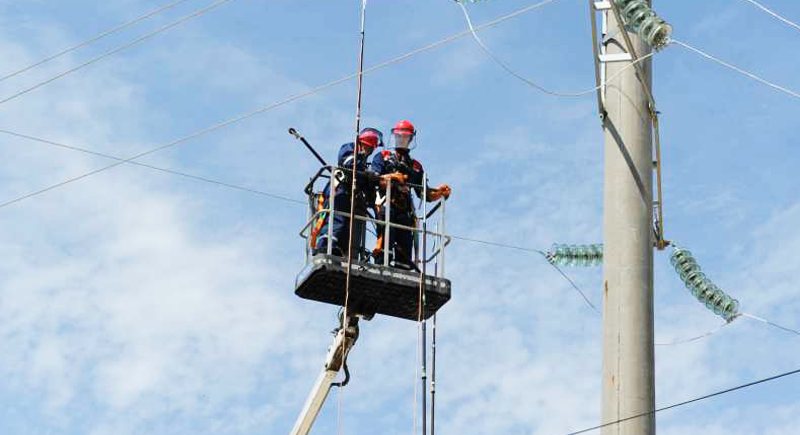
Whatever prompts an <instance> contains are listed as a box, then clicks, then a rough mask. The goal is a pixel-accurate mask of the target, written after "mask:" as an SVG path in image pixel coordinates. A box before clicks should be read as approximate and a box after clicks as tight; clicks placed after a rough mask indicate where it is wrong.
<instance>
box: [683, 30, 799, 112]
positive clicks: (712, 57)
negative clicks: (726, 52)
mask: <svg viewBox="0 0 800 435" xmlns="http://www.w3.org/2000/svg"><path fill="white" fill-rule="evenodd" d="M672 43H674V44H678V45H680V46H681V47H684V48H686V49H687V50H690V51H693V52H695V53H697V54H699V55H700V56H703V57H705V58H706V59H709V60H712V61H714V62H717V63H718V64H720V65H723V66H725V67H728V68H730V69H732V70H734V71H736V72H738V73H739V74H743V75H745V76H747V77H750V78H751V79H753V80H755V81H757V82H760V83H763V84H765V85H767V86H769V87H771V88H774V89H777V90H779V91H781V92H784V93H786V94H789V95H791V96H793V97H795V98H800V94H798V93H797V92H794V91H792V90H789V89H786V88H784V87H783V86H779V85H776V84H775V83H772V82H769V81H767V80H764V79H762V78H761V77H759V76H757V75H755V74H753V73H751V72H748V71H745V70H743V69H741V68H739V67H736V66H734V65H731V64H729V63H727V62H725V61H723V60H721V59H717V58H716V57H714V56H712V55H710V54H708V53H706V52H704V51H702V50H700V49H697V48H694V47H692V46H690V45H689V44H686V43H685V42H681V41H678V40H676V39H673V40H672Z"/></svg>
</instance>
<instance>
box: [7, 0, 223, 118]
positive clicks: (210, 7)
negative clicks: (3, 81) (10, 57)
mask: <svg viewBox="0 0 800 435" xmlns="http://www.w3.org/2000/svg"><path fill="white" fill-rule="evenodd" d="M232 1H233V0H221V1H218V2H216V3H213V4H211V5H208V6H206V7H204V8H201V9H198V10H197V11H195V12H192V13H191V14H189V15H187V16H185V17H183V18H181V19H179V20H178V21H174V22H172V23H170V24H167V25H166V26H163V27H160V28H158V29H157V30H155V31H153V32H150V33H148V34H146V35H144V36H142V37H140V38H137V39H135V40H133V41H131V42H128V43H127V44H123V45H120V46H119V47H117V48H114V49H112V50H109V51H107V52H105V53H103V54H101V55H99V56H97V57H94V58H92V59H90V60H88V61H86V62H84V63H82V64H80V65H78V66H76V67H74V68H70V69H68V70H66V71H64V72H62V73H60V74H56V75H55V76H53V77H50V78H49V79H47V80H45V81H43V82H39V83H37V84H35V85H33V86H31V87H28V88H25V89H23V90H21V91H19V92H17V93H16V94H13V95H11V96H9V97H6V98H5V99H3V100H0V104H5V103H7V102H9V101H11V100H14V99H17V98H19V97H21V96H23V95H25V94H27V93H28V92H31V91H33V90H36V89H39V88H41V87H42V86H45V85H47V84H50V83H52V82H54V81H56V80H58V79H60V78H62V77H64V76H66V75H69V74H72V73H74V72H75V71H78V70H80V69H83V68H85V67H87V66H89V65H91V64H93V63H95V62H98V61H100V60H102V59H105V58H107V57H109V56H111V55H112V54H115V53H118V52H120V51H122V50H125V49H127V48H130V47H133V46H134V45H137V44H139V43H141V42H144V41H146V40H148V39H150V38H152V37H153V36H156V35H158V34H159V33H163V32H165V31H167V30H169V29H171V28H173V27H175V26H177V25H179V24H182V23H184V22H186V21H189V20H192V19H194V18H197V17H199V16H201V15H203V14H205V13H206V12H209V11H211V10H213V9H216V8H218V7H220V6H222V5H224V4H225V3H230V2H232Z"/></svg>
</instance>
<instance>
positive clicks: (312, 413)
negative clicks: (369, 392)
mask: <svg viewBox="0 0 800 435" xmlns="http://www.w3.org/2000/svg"><path fill="white" fill-rule="evenodd" d="M344 325H347V326H344ZM334 333H335V335H334V338H333V344H332V345H331V347H329V348H328V355H327V356H326V357H325V366H324V367H323V368H322V372H321V373H320V374H319V377H318V378H317V382H315V383H314V387H313V388H312V389H311V393H310V394H309V395H308V399H306V404H305V405H304V406H303V411H302V412H300V416H299V417H297V421H295V423H294V428H292V432H291V435H307V434H308V432H309V431H310V430H311V426H312V425H313V424H314V420H316V419H317V414H319V411H320V409H322V405H323V404H324V403H325V399H326V398H327V397H328V393H329V392H330V390H331V387H332V386H338V387H343V386H345V385H346V384H347V382H348V381H349V380H350V373H349V372H348V370H347V354H348V353H349V352H350V349H351V348H352V347H353V344H355V342H356V340H357V339H358V317H355V316H347V319H346V321H345V322H342V326H341V327H339V328H338V329H336V330H335V331H334ZM342 367H344V371H345V379H344V381H342V382H337V383H334V382H333V379H334V378H335V377H336V374H337V373H339V370H340V369H341V368H342Z"/></svg>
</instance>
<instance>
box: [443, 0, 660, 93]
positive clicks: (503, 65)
mask: <svg viewBox="0 0 800 435" xmlns="http://www.w3.org/2000/svg"><path fill="white" fill-rule="evenodd" d="M551 1H556V0H551ZM456 3H457V4H458V5H459V6H460V7H461V10H462V11H463V12H464V18H466V20H467V25H468V26H469V32H470V33H471V34H472V37H473V39H475V42H477V43H478V46H480V48H481V50H483V52H484V53H486V55H488V56H489V57H490V58H491V59H492V60H493V61H494V62H495V63H497V64H498V65H499V66H500V67H501V68H503V70H505V71H506V72H507V73H509V74H510V75H511V76H513V77H514V78H516V79H517V80H519V81H521V82H522V83H525V84H526V85H528V86H530V87H532V88H535V89H538V90H539V91H541V92H543V93H545V94H548V95H553V96H555V97H582V96H585V95H589V94H593V93H595V92H597V90H598V89H601V88H603V87H604V86H609V84H608V83H611V82H613V81H614V80H616V79H617V77H619V76H620V75H622V73H624V72H625V71H626V70H627V69H628V68H632V67H634V66H635V65H636V64H638V63H641V62H643V61H645V60H646V59H649V58H650V57H652V56H653V55H655V52H652V53H648V54H647V55H645V56H642V57H640V58H638V59H637V60H636V61H635V62H631V63H629V64H628V65H625V67H624V68H622V69H621V70H619V71H617V73H616V74H614V75H613V76H611V77H610V78H609V79H608V80H607V81H606V84H605V85H599V86H595V87H593V88H591V89H587V90H585V91H577V92H557V91H553V90H550V89H547V88H545V87H544V86H541V85H539V84H537V83H535V82H533V81H531V80H529V79H527V78H525V77H523V76H522V75H521V74H519V73H517V72H516V71H514V70H513V69H511V67H509V66H508V65H507V64H506V63H505V62H503V60H502V59H500V58H499V57H498V56H497V55H496V54H494V52H492V50H490V49H489V47H487V46H486V44H484V43H483V40H481V38H480V37H479V36H478V33H477V32H476V30H477V29H476V28H475V27H473V25H472V20H471V19H470V17H469V13H468V12H467V8H466V7H465V6H464V4H463V3H462V2H461V1H456Z"/></svg>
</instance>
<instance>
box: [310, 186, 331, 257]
mask: <svg viewBox="0 0 800 435" xmlns="http://www.w3.org/2000/svg"><path fill="white" fill-rule="evenodd" d="M324 208H325V195H323V194H318V195H317V213H319V212H321V211H322V210H323V209H324ZM326 214H327V213H326V212H322V214H320V215H319V216H318V217H317V222H316V224H315V225H314V229H312V230H311V246H312V247H314V248H316V247H317V235H319V231H320V230H321V229H322V226H323V225H325V215H326Z"/></svg>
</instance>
